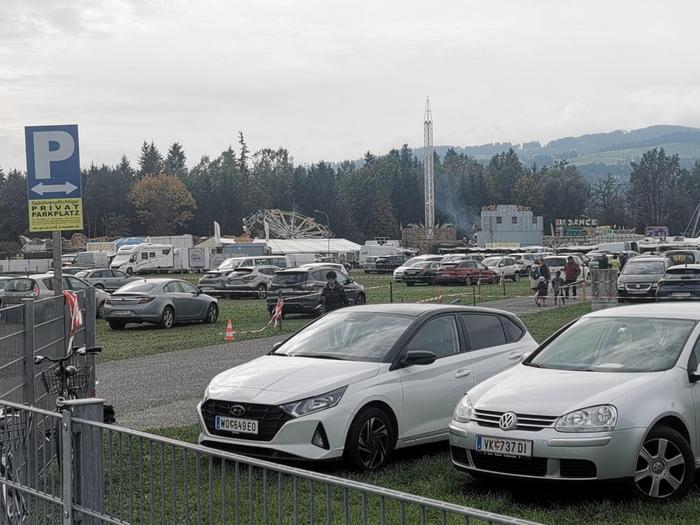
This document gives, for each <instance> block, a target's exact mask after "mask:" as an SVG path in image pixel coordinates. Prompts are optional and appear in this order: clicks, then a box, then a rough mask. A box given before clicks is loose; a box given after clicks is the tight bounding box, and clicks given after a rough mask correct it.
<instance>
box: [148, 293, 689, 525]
mask: <svg viewBox="0 0 700 525" xmlns="http://www.w3.org/2000/svg"><path fill="white" fill-rule="evenodd" d="M588 311H589V307H588V305H572V306H567V307H564V308H561V309H558V310H549V311H543V312H540V313H535V314H531V315H525V316H523V317H522V318H523V321H524V322H525V323H526V324H527V326H528V328H529V329H530V330H531V332H532V333H533V334H534V335H535V337H536V339H538V340H539V341H541V340H543V339H544V338H546V337H548V336H549V335H551V334H552V333H554V332H555V331H556V330H558V329H559V328H560V327H562V326H564V325H565V324H566V323H568V322H569V321H571V320H573V319H575V318H577V317H578V316H580V315H582V314H584V313H586V312H588ZM155 432H156V433H158V434H161V435H165V436H168V437H172V438H176V439H180V440H184V441H190V442H194V441H196V439H197V434H198V428H197V427H196V426H191V427H184V428H176V429H161V430H157V431H155ZM319 470H320V471H321V472H325V473H329V474H333V475H340V476H342V477H347V478H350V479H353V480H357V481H362V482H366V483H371V484H373V485H379V486H383V487H387V488H391V489H396V490H401V491H405V492H410V493H413V494H416V495H419V496H424V497H429V498H433V499H438V500H443V501H447V502H449V503H454V504H458V505H466V506H470V507H475V508H478V509H481V510H487V511H491V512H498V513H502V514H508V515H513V516H517V517H519V518H524V519H530V520H533V521H538V522H542V523H548V524H549V523H551V524H560V523H570V524H582V523H586V524H595V525H598V524H600V525H603V524H606V525H607V524H625V525H641V524H657V523H658V524H683V523H687V524H690V523H698V521H700V520H699V519H698V516H699V515H700V490H698V487H697V486H695V487H694V488H693V489H692V491H691V494H690V495H689V496H688V497H687V498H686V499H684V500H683V501H681V502H675V503H667V504H661V505H660V504H650V503H646V502H642V501H640V500H638V499H634V498H631V497H630V496H629V494H628V492H627V491H626V488H625V487H624V486H622V485H619V484H615V485H612V484H575V485H561V484H558V485H555V484H547V483H533V482H527V483H517V482H510V481H497V480H493V481H484V480H479V481H477V480H475V479H474V478H472V477H470V476H468V475H466V474H463V473H460V472H458V471H457V470H455V469H454V468H453V467H452V465H451V462H450V457H449V452H448V450H447V446H446V445H445V444H437V445H432V446H423V447H416V448H412V449H407V450H403V451H399V452H398V453H397V454H396V455H395V457H394V461H393V463H392V464H391V465H390V466H388V467H387V468H384V469H382V470H381V471H379V472H376V473H372V474H359V473H356V472H352V471H347V470H344V469H342V467H341V468H340V469H339V468H338V467H337V466H327V467H322V468H319ZM261 484H262V482H261V480H260V479H259V476H257V477H255V478H254V481H253V485H252V486H253V487H260V486H261ZM217 488H218V486H217ZM273 489H274V484H273ZM258 492H259V491H258ZM319 492H320V489H319ZM273 494H274V492H271V497H272V495H273ZM335 499H336V498H334V501H335ZM272 501H276V500H272ZM320 501H321V502H323V501H325V500H324V499H321V500H320ZM317 505H318V508H320V509H323V505H322V504H317ZM301 510H302V512H304V511H305V510H308V499H305V500H304V503H303V504H302V508H301ZM387 519H388V521H387V522H388V523H395V522H398V516H397V514H396V513H395V512H394V511H389V513H388V515H387ZM371 522H372V521H371V519H370V523H371ZM414 522H416V523H417V520H416V521H411V519H409V520H408V521H407V522H406V523H414ZM428 522H429V523H433V521H432V520H428ZM434 522H435V523H438V522H439V521H437V520H436V521H434Z"/></svg>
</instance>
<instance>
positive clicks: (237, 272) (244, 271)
mask: <svg viewBox="0 0 700 525" xmlns="http://www.w3.org/2000/svg"><path fill="white" fill-rule="evenodd" d="M247 273H253V268H236V270H235V271H233V272H231V273H230V274H229V277H231V276H238V275H245V274H247Z"/></svg>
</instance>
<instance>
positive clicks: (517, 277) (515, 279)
mask: <svg viewBox="0 0 700 525" xmlns="http://www.w3.org/2000/svg"><path fill="white" fill-rule="evenodd" d="M519 280H520V274H519V273H518V272H515V273H514V274H513V282H514V283H517V282H518V281H519Z"/></svg>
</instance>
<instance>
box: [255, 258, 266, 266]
mask: <svg viewBox="0 0 700 525" xmlns="http://www.w3.org/2000/svg"><path fill="white" fill-rule="evenodd" d="M263 264H265V259H255V266H262V265H263Z"/></svg>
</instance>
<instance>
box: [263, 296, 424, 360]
mask: <svg viewBox="0 0 700 525" xmlns="http://www.w3.org/2000/svg"><path fill="white" fill-rule="evenodd" d="M351 310H352V308H348V309H347V311H346V310H339V311H336V312H333V313H332V314H329V315H326V316H325V317H323V318H321V319H319V320H318V321H316V322H315V323H313V324H312V325H310V326H308V327H307V328H305V329H304V330H302V331H301V332H299V333H298V334H296V335H295V336H293V337H292V338H291V339H289V340H288V341H286V342H285V343H284V344H283V345H282V346H280V347H279V348H278V349H276V350H275V351H274V352H273V354H276V355H286V356H296V357H315V358H319V359H339V360H343V361H370V362H375V363H381V362H383V361H384V360H385V359H386V358H387V354H388V353H389V351H390V350H391V348H392V347H393V346H394V343H396V341H397V339H398V338H399V336H400V335H401V334H402V333H403V332H404V331H405V330H406V329H407V328H408V327H409V325H410V324H411V323H412V322H413V318H412V317H406V316H401V315H393V314H381V313H376V312H371V313H370V312H352V311H351Z"/></svg>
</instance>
